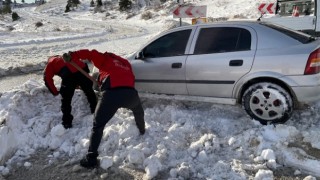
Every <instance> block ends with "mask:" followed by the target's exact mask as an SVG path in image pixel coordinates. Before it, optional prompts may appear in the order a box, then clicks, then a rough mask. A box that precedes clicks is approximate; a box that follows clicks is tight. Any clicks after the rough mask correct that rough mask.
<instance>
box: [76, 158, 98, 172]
mask: <svg viewBox="0 0 320 180" xmlns="http://www.w3.org/2000/svg"><path fill="white" fill-rule="evenodd" d="M80 165H81V166H82V167H85V168H88V169H89V168H95V167H97V166H98V159H97V157H90V155H86V156H85V157H84V158H83V159H81V160H80Z"/></svg>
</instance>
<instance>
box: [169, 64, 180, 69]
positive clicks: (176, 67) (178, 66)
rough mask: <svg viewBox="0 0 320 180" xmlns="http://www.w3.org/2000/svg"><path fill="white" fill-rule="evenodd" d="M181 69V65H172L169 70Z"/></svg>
mask: <svg viewBox="0 0 320 180" xmlns="http://www.w3.org/2000/svg"><path fill="white" fill-rule="evenodd" d="M181 67H182V63H172V65H171V68H172V69H178V68H181Z"/></svg>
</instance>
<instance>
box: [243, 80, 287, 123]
mask: <svg viewBox="0 0 320 180" xmlns="http://www.w3.org/2000/svg"><path fill="white" fill-rule="evenodd" d="M242 105H243V107H244V109H245V110H246V112H247V113H248V114H249V115H250V116H251V117H252V118H253V119H255V120H257V121H259V122H260V123H261V124H264V125H266V124H269V123H284V122H286V121H287V120H288V119H289V118H290V117H291V115H292V110H293V101H292V97H291V96H290V94H289V93H288V92H287V91H286V90H285V89H283V88H282V87H281V86H279V85H277V84H274V83H270V82H261V83H256V84H253V85H251V86H250V87H249V88H248V89H247V90H246V91H245V92H244V94H243V96H242Z"/></svg>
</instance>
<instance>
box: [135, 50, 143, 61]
mask: <svg viewBox="0 0 320 180" xmlns="http://www.w3.org/2000/svg"><path fill="white" fill-rule="evenodd" d="M135 59H144V55H143V52H142V51H139V52H138V53H137V54H136V57H135Z"/></svg>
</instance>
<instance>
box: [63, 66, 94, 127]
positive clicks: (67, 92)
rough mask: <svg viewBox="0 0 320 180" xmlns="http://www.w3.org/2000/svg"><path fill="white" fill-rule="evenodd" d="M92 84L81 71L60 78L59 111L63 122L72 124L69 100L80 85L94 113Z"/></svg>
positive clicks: (70, 100)
mask: <svg viewBox="0 0 320 180" xmlns="http://www.w3.org/2000/svg"><path fill="white" fill-rule="evenodd" d="M92 85H93V83H92V81H91V80H90V79H88V78H87V77H86V76H84V75H83V74H82V73H81V72H77V73H73V74H71V75H69V76H67V77H64V78H62V82H61V88H60V94H61V96H62V99H61V111H62V114H63V115H62V123H63V124H66V125H71V124H72V120H73V116H72V114H71V110H72V107H71V102H72V97H73V95H74V91H75V89H76V87H77V86H80V88H81V90H83V92H84V94H85V95H86V96H87V99H88V102H89V104H90V110H91V113H94V111H95V108H96V105H97V97H96V94H95V92H94V90H93V88H92Z"/></svg>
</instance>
